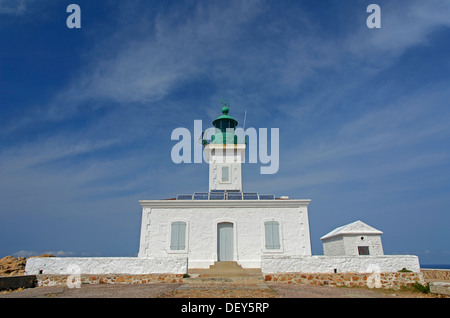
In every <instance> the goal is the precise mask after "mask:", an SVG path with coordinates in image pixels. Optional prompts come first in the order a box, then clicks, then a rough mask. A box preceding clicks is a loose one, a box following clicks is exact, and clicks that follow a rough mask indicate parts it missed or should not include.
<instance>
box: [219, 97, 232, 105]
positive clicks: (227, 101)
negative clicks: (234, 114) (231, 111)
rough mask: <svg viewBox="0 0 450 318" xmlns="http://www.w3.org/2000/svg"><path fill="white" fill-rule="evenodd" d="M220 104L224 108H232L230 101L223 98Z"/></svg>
mask: <svg viewBox="0 0 450 318" xmlns="http://www.w3.org/2000/svg"><path fill="white" fill-rule="evenodd" d="M220 104H221V105H222V107H225V106H226V107H230V100H229V99H228V98H221V99H220Z"/></svg>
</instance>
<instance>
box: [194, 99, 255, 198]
mask: <svg viewBox="0 0 450 318" xmlns="http://www.w3.org/2000/svg"><path fill="white" fill-rule="evenodd" d="M228 112H229V108H228V107H227V106H224V107H223V108H222V115H221V116H220V117H218V118H217V119H216V120H214V121H213V126H214V128H215V133H214V135H213V136H212V138H211V140H210V141H207V140H203V144H204V146H205V158H206V160H207V161H208V162H209V192H212V193H214V192H218V193H220V192H229V193H232V192H238V193H240V192H242V170H241V165H242V162H243V161H244V158H245V147H246V145H245V142H244V141H242V142H241V143H239V142H238V138H237V135H236V133H235V129H236V126H237V125H238V122H237V120H235V119H234V118H233V117H230V116H229V115H228Z"/></svg>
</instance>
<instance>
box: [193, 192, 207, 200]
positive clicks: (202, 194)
mask: <svg viewBox="0 0 450 318" xmlns="http://www.w3.org/2000/svg"><path fill="white" fill-rule="evenodd" d="M208 197H209V193H208V192H196V193H194V200H208Z"/></svg>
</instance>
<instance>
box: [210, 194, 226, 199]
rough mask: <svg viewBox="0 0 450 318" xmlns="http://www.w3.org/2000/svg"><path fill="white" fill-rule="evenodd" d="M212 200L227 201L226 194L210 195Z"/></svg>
mask: <svg viewBox="0 0 450 318" xmlns="http://www.w3.org/2000/svg"><path fill="white" fill-rule="evenodd" d="M209 199H210V200H225V193H211V194H210V195H209Z"/></svg>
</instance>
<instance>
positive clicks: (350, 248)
mask: <svg viewBox="0 0 450 318" xmlns="http://www.w3.org/2000/svg"><path fill="white" fill-rule="evenodd" d="M322 242H323V254H324V255H327V256H338V255H348V256H357V255H359V254H358V246H368V247H369V253H370V255H373V256H377V255H384V253H383V245H382V243H381V235H371V234H370V235H369V234H345V235H339V236H334V237H330V238H328V239H323V240H322Z"/></svg>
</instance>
